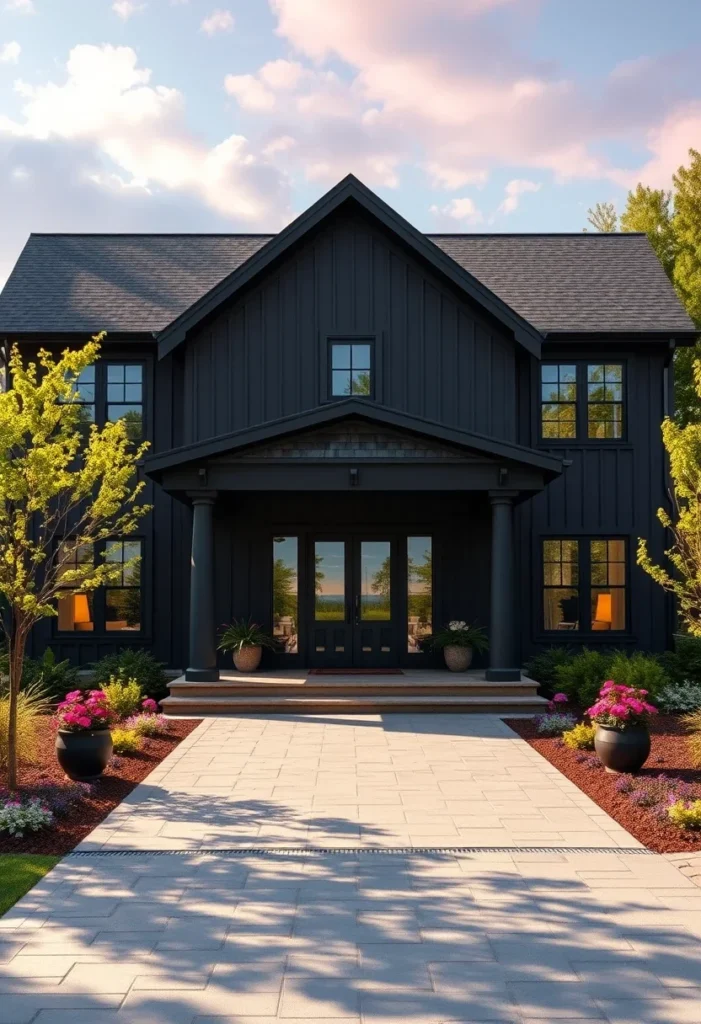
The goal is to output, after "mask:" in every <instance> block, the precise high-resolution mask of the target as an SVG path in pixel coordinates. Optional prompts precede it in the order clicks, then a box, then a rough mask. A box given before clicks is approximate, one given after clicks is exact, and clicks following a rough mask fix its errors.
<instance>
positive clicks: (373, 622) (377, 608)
mask: <svg viewBox="0 0 701 1024" xmlns="http://www.w3.org/2000/svg"><path fill="white" fill-rule="evenodd" d="M393 548H394V544H393V543H392V541H390V540H384V539H383V540H370V539H365V538H359V539H356V541H355V543H354V551H353V575H354V587H355V592H356V598H355V616H354V620H355V621H354V626H355V629H354V633H353V664H354V665H356V666H358V667H363V666H365V667H367V668H382V667H387V668H389V667H391V666H393V665H396V664H397V663H398V650H397V643H396V635H395V633H396V629H395V625H396V623H393V621H392V620H393V589H394V587H393V575H394V562H395V559H394V555H393Z"/></svg>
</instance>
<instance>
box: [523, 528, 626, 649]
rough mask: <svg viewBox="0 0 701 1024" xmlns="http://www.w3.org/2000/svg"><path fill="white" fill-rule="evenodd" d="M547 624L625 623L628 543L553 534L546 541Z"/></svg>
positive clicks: (552, 627)
mask: <svg viewBox="0 0 701 1024" xmlns="http://www.w3.org/2000/svg"><path fill="white" fill-rule="evenodd" d="M542 565H543V626H544V629H545V631H546V632H553V631H559V630H570V631H573V632H579V633H589V632H600V631H614V632H622V631H624V630H625V629H626V628H627V611H626V587H627V555H626V542H625V541H624V540H623V539H614V538H586V539H582V538H579V539H565V538H549V539H547V540H543V542H542Z"/></svg>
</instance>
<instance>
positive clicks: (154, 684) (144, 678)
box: [90, 648, 168, 700]
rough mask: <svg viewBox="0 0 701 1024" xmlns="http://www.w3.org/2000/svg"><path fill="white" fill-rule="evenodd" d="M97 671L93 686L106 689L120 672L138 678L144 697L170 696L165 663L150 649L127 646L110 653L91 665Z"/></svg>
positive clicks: (160, 697)
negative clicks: (164, 667) (164, 668)
mask: <svg viewBox="0 0 701 1024" xmlns="http://www.w3.org/2000/svg"><path fill="white" fill-rule="evenodd" d="M91 667H92V669H93V670H94V672H95V677H94V680H93V682H92V683H91V684H90V686H91V687H95V688H96V689H104V687H105V686H106V685H107V683H109V681H110V678H111V677H112V676H119V675H120V673H121V675H122V676H123V678H125V679H136V681H137V683H138V684H139V686H140V687H141V692H142V694H143V695H144V697H153V699H154V700H162V699H163V698H164V697H167V696H168V676H167V675H166V674H165V672H164V671H163V664H162V663H161V662H160V661H156V659H155V658H154V656H153V655H152V654H151V653H150V652H149V651H144V650H141V649H138V648H127V649H125V650H123V651H120V652H119V653H118V654H108V655H107V656H106V657H104V658H102V659H101V660H100V661H96V662H95V664H94V665H92V666H91Z"/></svg>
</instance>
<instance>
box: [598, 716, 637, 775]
mask: <svg viewBox="0 0 701 1024" xmlns="http://www.w3.org/2000/svg"><path fill="white" fill-rule="evenodd" d="M594 749H595V750H596V753H597V754H598V756H599V760H600V761H601V763H602V764H603V766H604V768H605V769H606V771H607V772H637V771H638V770H639V769H640V768H642V766H643V765H644V764H645V762H646V761H647V759H648V757H649V756H650V733H649V732H648V728H647V726H646V725H631V726H628V728H626V729H612V728H610V727H609V726H607V725H597V727H596V735H595V737H594Z"/></svg>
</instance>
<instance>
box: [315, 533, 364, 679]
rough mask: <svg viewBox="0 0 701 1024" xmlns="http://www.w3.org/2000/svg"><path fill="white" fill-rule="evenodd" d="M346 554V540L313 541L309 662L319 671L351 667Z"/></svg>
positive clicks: (347, 550) (351, 645) (351, 648)
mask: <svg viewBox="0 0 701 1024" xmlns="http://www.w3.org/2000/svg"><path fill="white" fill-rule="evenodd" d="M348 552H349V545H348V544H347V542H346V541H345V540H315V541H314V545H313V549H312V557H313V564H312V566H311V579H313V580H314V595H313V612H312V617H313V625H312V644H311V652H310V661H311V664H312V665H316V666H319V667H328V668H333V667H336V668H339V667H345V666H350V665H351V664H352V659H353V644H352V630H353V626H352V622H351V616H350V595H349V593H348V583H349V576H350V574H349V571H348V557H349V555H348Z"/></svg>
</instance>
